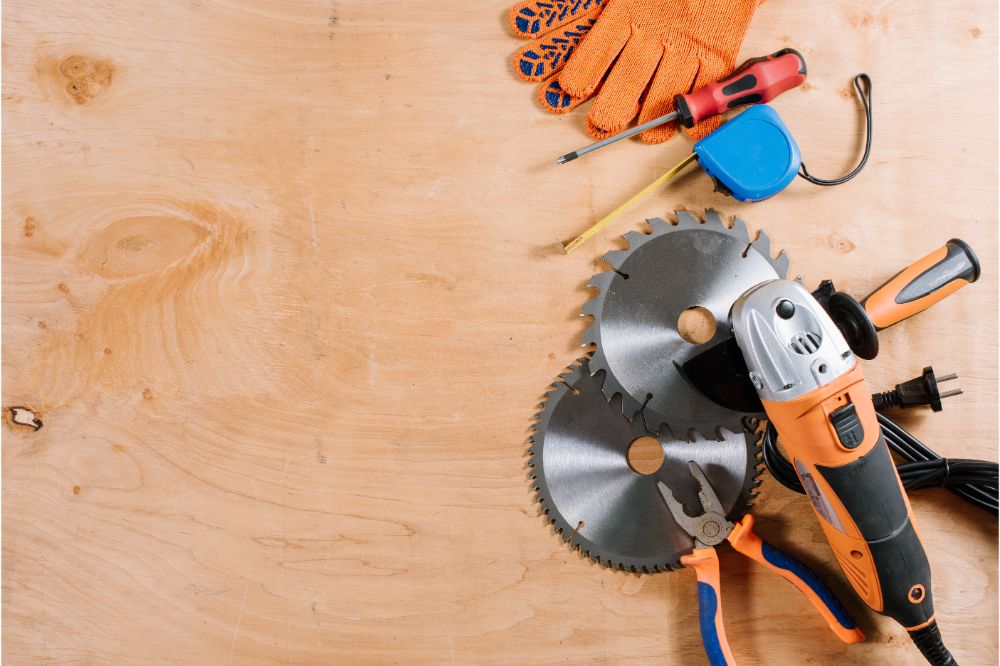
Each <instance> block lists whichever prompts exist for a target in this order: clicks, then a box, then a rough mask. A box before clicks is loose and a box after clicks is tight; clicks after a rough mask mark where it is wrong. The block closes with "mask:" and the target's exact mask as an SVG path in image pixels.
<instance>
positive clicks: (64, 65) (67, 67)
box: [59, 55, 115, 104]
mask: <svg viewBox="0 0 1000 666" xmlns="http://www.w3.org/2000/svg"><path fill="white" fill-rule="evenodd" d="M114 71H115V67H114V64H113V63H112V62H111V61H110V60H100V59H97V58H90V57H88V56H82V55H71V56H69V57H68V58H64V59H63V60H62V61H61V62H60V63H59V74H60V76H62V78H63V79H64V80H65V82H66V86H65V90H66V92H67V94H69V96H70V97H71V98H72V99H73V101H74V102H76V103H77V104H86V103H87V102H89V101H90V100H92V99H94V98H95V97H97V96H98V95H100V94H101V93H102V92H104V91H105V90H106V89H107V88H108V87H110V86H111V80H112V79H113V78H114Z"/></svg>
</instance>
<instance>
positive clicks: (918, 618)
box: [816, 435, 934, 627]
mask: <svg viewBox="0 0 1000 666" xmlns="http://www.w3.org/2000/svg"><path fill="white" fill-rule="evenodd" d="M816 470H817V471H818V472H819V473H820V474H821V475H822V476H823V478H824V479H825V480H826V482H827V483H828V484H829V485H830V488H831V489H832V490H833V492H834V493H835V494H836V495H837V497H838V498H839V499H840V502H841V504H843V505H844V508H845V509H847V512H848V513H849V514H850V515H851V518H852V519H853V520H854V523H855V524H856V525H857V526H858V530H860V532H861V535H862V536H863V537H864V539H865V541H867V542H868V548H869V550H870V551H871V555H872V559H873V561H874V565H875V572H876V574H877V575H878V585H879V588H880V589H881V590H882V609H881V611H879V612H881V613H882V614H883V615H886V616H888V617H891V618H892V619H894V620H896V622H899V623H900V624H901V625H903V626H904V627H916V626H918V625H921V624H924V623H926V622H927V621H928V620H930V619H931V618H932V617H933V616H934V601H933V597H932V594H931V568H930V564H929V563H928V561H927V553H925V552H924V547H923V544H921V543H920V538H919V537H918V536H917V533H916V531H914V529H913V523H912V522H911V520H910V515H909V512H908V511H907V508H906V502H905V500H904V498H903V491H902V488H901V487H900V485H899V477H898V476H897V474H896V467H895V465H893V463H892V458H891V456H890V455H889V448H888V447H887V446H886V443H885V438H884V437H883V436H881V435H880V436H879V440H878V443H877V444H876V445H875V446H874V448H872V450H871V451H869V452H868V453H866V454H865V455H863V456H861V457H860V458H858V459H857V460H854V461H853V462H850V463H848V464H846V465H841V466H839V467H825V466H822V465H817V466H816Z"/></svg>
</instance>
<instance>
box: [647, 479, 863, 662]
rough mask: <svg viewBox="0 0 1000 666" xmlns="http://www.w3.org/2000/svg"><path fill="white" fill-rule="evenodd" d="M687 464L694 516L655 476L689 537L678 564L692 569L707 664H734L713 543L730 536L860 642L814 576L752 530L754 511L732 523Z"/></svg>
mask: <svg viewBox="0 0 1000 666" xmlns="http://www.w3.org/2000/svg"><path fill="white" fill-rule="evenodd" d="M688 467H689V468H690V469H691V475H692V476H694V478H695V480H696V481H697V482H698V485H699V490H698V498H699V499H700V500H701V508H700V512H699V513H698V514H697V515H695V516H689V515H688V514H687V513H685V511H684V507H683V505H682V504H681V503H680V502H679V501H678V500H677V498H676V497H675V496H674V493H673V491H672V490H670V488H668V487H667V485H666V484H665V483H663V482H662V481H659V482H658V483H657V486H658V487H659V489H660V494H661V495H663V500H664V501H665V502H666V503H667V507H669V509H670V513H671V514H672V515H673V517H674V520H676V521H677V524H678V525H680V527H681V528H682V529H683V530H684V531H686V532H687V533H688V534H690V535H691V536H692V537H693V538H694V550H693V551H692V552H691V554H690V555H684V556H682V557H681V564H684V565H685V566H689V567H691V568H693V569H694V571H695V575H696V576H697V578H698V621H699V624H700V625H701V639H702V643H703V644H704V646H705V653H706V654H707V655H708V661H709V663H710V664H711V665H712V666H733V664H735V663H736V661H735V660H734V659H733V653H732V651H731V650H730V649H729V642H728V640H727V639H726V631H725V628H724V626H723V623H722V606H721V602H722V596H721V594H722V593H721V590H720V587H719V556H718V555H717V554H716V552H715V546H716V545H717V544H720V543H722V542H723V541H729V543H731V544H732V546H733V548H735V549H736V550H737V551H738V552H740V553H743V554H744V555H746V556H747V557H749V558H750V559H752V560H754V561H755V562H758V563H760V564H762V565H764V566H765V567H767V568H768V569H770V570H771V571H773V572H774V573H776V574H778V575H779V576H781V577H782V578H784V579H785V580H787V581H788V582H790V583H791V584H792V585H794V586H795V587H797V588H798V590H799V591H800V592H802V594H804V595H806V598H808V599H809V601H810V602H811V603H812V605H813V606H815V607H816V610H818V611H819V612H820V614H821V615H822V616H823V619H825V620H826V623H827V624H828V625H829V626H830V629H831V630H833V633H835V634H836V635H837V637H838V638H840V640H842V641H844V642H845V643H860V642H861V641H863V640H864V639H865V636H864V634H862V633H861V631H860V630H859V629H858V628H857V626H856V625H855V624H854V620H853V619H851V616H850V615H848V613H847V611H846V610H844V607H843V606H841V604H840V602H839V601H837V598H836V597H835V596H834V595H833V592H831V591H830V588H828V587H827V586H826V584H825V583H823V581H822V580H820V578H819V576H817V575H816V574H815V573H813V572H812V571H811V570H810V569H809V568H808V567H806V566H805V565H804V564H802V563H801V562H798V561H797V560H794V559H792V558H791V557H789V556H788V555H785V554H784V553H782V552H781V551H780V550H778V549H777V548H774V547H773V546H771V545H770V544H768V543H766V542H765V541H763V540H762V539H761V538H760V537H759V536H757V534H756V533H754V531H753V516H751V515H750V514H747V515H745V516H743V518H741V519H740V520H738V521H737V522H735V523H733V522H731V521H730V520H728V519H727V518H726V511H725V509H723V507H722V502H720V501H719V498H718V496H717V495H716V494H715V490H714V489H713V488H712V485H711V484H710V483H709V482H708V479H707V478H705V473H704V472H703V471H702V469H701V467H699V466H698V463H696V462H693V461H692V462H689V463H688Z"/></svg>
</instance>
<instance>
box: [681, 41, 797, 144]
mask: <svg viewBox="0 0 1000 666" xmlns="http://www.w3.org/2000/svg"><path fill="white" fill-rule="evenodd" d="M805 80H806V61H805V58H803V57H802V54H801V53H799V52H798V51H796V50H795V49H781V50H780V51H776V52H775V53H772V54H771V55H769V56H762V57H759V58H751V59H750V60H747V61H746V62H745V63H743V64H742V65H740V66H739V67H738V68H737V69H736V71H735V72H733V73H732V74H730V75H729V76H728V77H726V78H725V79H723V80H721V81H718V82H717V83H710V84H709V85H707V86H704V87H702V88H699V89H698V90H695V91H694V92H691V93H688V94H687V95H677V96H676V97H675V98H674V108H675V110H676V111H677V122H678V123H680V124H681V125H684V127H694V126H695V124H697V123H699V122H701V121H702V120H705V119H706V118H711V117H712V116H717V115H719V114H722V113H725V112H726V111H728V110H729V109H735V108H736V107H739V106H746V105H747V104H761V103H766V102H770V101H771V100H772V99H774V98H775V97H777V96H778V95H780V94H781V93H783V92H785V91H787V90H791V89H792V88H794V87H796V86H799V85H801V84H802V82H803V81H805Z"/></svg>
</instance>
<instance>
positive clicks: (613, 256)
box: [601, 250, 631, 270]
mask: <svg viewBox="0 0 1000 666" xmlns="http://www.w3.org/2000/svg"><path fill="white" fill-rule="evenodd" d="M629 254H631V253H630V252H629V250H612V251H611V252H608V253H607V254H605V255H604V256H603V257H601V259H602V260H603V261H604V262H606V263H607V264H608V265H609V266H612V267H614V268H615V270H621V267H622V262H624V261H625V259H627V258H628V255H629Z"/></svg>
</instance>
